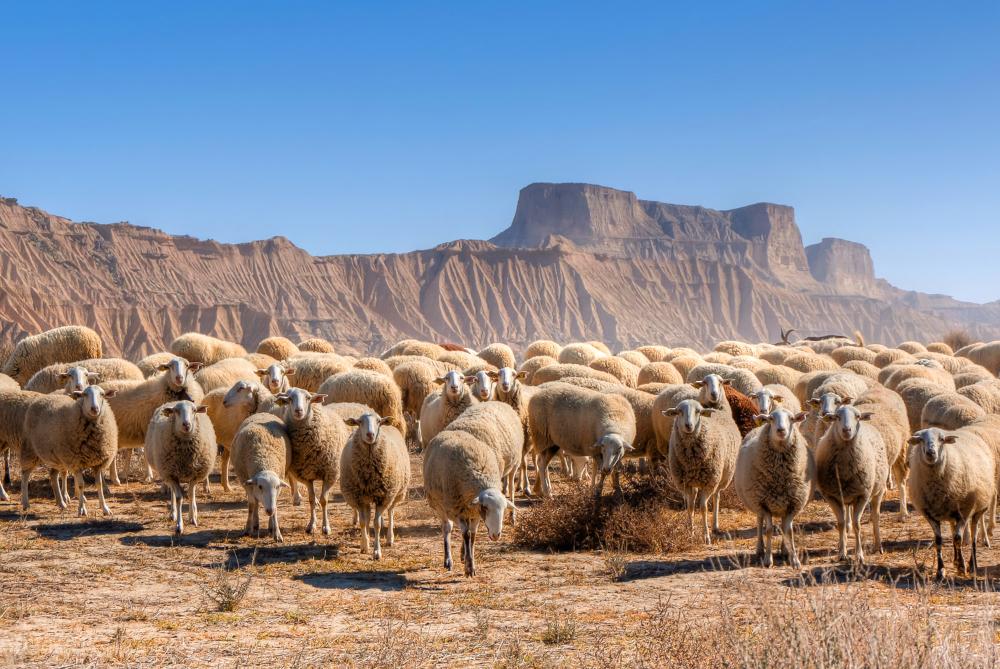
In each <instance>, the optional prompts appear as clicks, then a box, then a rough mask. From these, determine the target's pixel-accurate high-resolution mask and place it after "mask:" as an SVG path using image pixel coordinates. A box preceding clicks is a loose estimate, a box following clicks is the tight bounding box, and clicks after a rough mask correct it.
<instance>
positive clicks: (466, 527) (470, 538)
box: [458, 519, 476, 577]
mask: <svg viewBox="0 0 1000 669" xmlns="http://www.w3.org/2000/svg"><path fill="white" fill-rule="evenodd" d="M458 523H459V526H460V527H461V528H462V546H463V547H464V548H465V575H466V576H469V577H472V576H475V575H476V556H475V539H474V537H475V534H474V530H473V528H472V527H471V526H470V523H469V521H467V520H464V519H463V520H460V521H458Z"/></svg>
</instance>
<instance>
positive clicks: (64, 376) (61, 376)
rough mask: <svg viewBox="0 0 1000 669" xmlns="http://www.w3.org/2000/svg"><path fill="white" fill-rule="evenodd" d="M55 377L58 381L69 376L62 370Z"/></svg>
mask: <svg viewBox="0 0 1000 669" xmlns="http://www.w3.org/2000/svg"><path fill="white" fill-rule="evenodd" d="M56 378H57V379H59V380H60V381H65V380H66V379H68V378H69V374H67V373H66V372H63V373H62V374H60V375H59V376H57V377H56Z"/></svg>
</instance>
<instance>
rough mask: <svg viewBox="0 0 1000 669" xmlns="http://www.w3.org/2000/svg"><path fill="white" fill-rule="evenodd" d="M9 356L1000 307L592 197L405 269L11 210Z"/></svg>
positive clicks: (636, 339)
mask: <svg viewBox="0 0 1000 669" xmlns="http://www.w3.org/2000/svg"><path fill="white" fill-rule="evenodd" d="M0 277H2V290H0V318H2V319H3V323H2V329H0V338H4V339H13V338H16V337H18V336H20V335H21V334H23V333H25V332H29V333H31V332H37V331H40V330H43V329H46V328H50V327H54V326H58V325H64V324H68V323H83V324H87V325H90V326H91V327H94V328H95V329H96V330H97V331H98V332H100V333H101V334H102V336H103V337H104V339H105V341H106V343H107V349H108V352H109V353H124V354H126V355H130V356H137V355H141V354H145V353H149V352H152V351H156V350H162V349H164V348H166V346H167V345H168V344H169V342H170V340H171V339H173V338H174V337H176V336H177V335H178V334H181V333H182V332H185V331H188V330H198V331H202V332H206V333H210V334H214V335H217V336H220V337H225V338H228V339H232V340H234V341H239V342H242V343H243V344H244V345H246V346H248V347H250V348H252V347H254V346H255V345H256V343H257V342H258V341H259V340H260V339H263V338H264V337H267V336H269V335H272V334H284V335H287V336H289V337H291V338H293V339H295V338H296V337H302V338H305V337H308V336H320V337H324V338H327V339H329V340H331V341H332V342H334V343H335V344H338V345H340V346H341V347H343V348H349V349H354V350H357V351H369V350H371V351H378V350H380V349H381V348H383V347H384V346H386V345H387V344H388V343H391V342H393V341H396V340H398V339H402V338H404V337H419V338H426V339H432V340H449V341H458V342H462V343H464V344H466V345H468V346H473V347H476V346H480V345H483V344H485V343H488V342H491V341H506V342H509V343H512V344H524V343H527V342H528V341H531V340H532V339H536V338H539V337H550V338H553V339H557V340H572V339H601V340H604V341H608V342H613V343H617V344H618V345H620V346H622V347H626V346H631V345H634V344H637V343H643V342H666V343H681V342H685V343H691V342H697V343H701V344H705V345H708V344H711V343H713V342H714V341H716V340H719V339H725V338H733V337H738V338H742V339H747V340H752V341H757V340H775V339H776V338H777V333H778V330H779V328H780V327H788V326H794V327H796V328H797V329H798V330H799V332H803V333H808V332H820V333H827V332H848V333H849V332H851V331H853V330H855V329H858V330H860V331H861V332H862V333H863V334H864V335H865V336H866V337H868V338H870V339H872V340H884V341H890V342H896V341H901V340H903V339H910V338H919V339H933V338H935V337H937V336H939V335H940V334H942V333H943V332H945V331H946V330H948V329H950V328H952V327H954V326H961V327H965V328H968V329H969V330H970V332H972V333H973V334H974V335H976V336H978V337H983V338H997V337H1000V304H998V303H991V304H989V305H975V304H970V303H963V302H959V301H956V300H953V299H951V298H948V297H945V296H934V295H924V294H920V293H912V292H905V291H902V290H899V289H897V288H894V287H892V286H890V285H889V284H888V283H886V282H885V281H882V280H879V279H876V278H875V274H874V269H873V263H872V260H871V257H870V255H869V254H868V250H867V249H866V248H865V247H864V246H862V245H860V244H855V243H853V242H846V241H843V240H837V239H824V240H823V241H822V242H820V243H819V244H815V245H812V246H810V247H808V248H806V247H803V244H802V238H801V234H800V232H799V229H798V226H797V225H796V223H795V213H794V210H793V209H792V208H791V207H787V206H783V205H777V204H767V203H760V204H753V205H749V206H746V207H741V208H739V209H731V210H728V211H716V210H713V209H707V208H703V207H692V206H681V205H671V204H664V203H660V202H652V201H647V200H640V199H638V198H637V197H636V196H635V194H633V193H629V192H626V191H620V190H615V189H611V188H604V187H601V186H593V185H588V184H532V185H530V186H528V187H526V188H524V189H523V190H522V191H521V195H520V199H519V201H518V205H517V210H516V212H515V215H514V220H513V222H512V223H511V226H510V227H509V228H508V229H507V230H505V231H503V232H501V233H500V234H498V235H497V236H496V237H494V238H493V239H492V240H490V241H478V240H458V241H453V242H448V243H443V244H441V245H439V246H437V247H435V248H433V249H428V250H422V251H413V252H410V253H400V254H373V255H336V256H323V257H314V256H312V255H310V254H309V253H307V252H306V251H304V250H302V249H300V248H298V247H297V246H295V245H294V244H293V243H292V242H290V241H289V240H287V239H285V238H283V237H274V238H271V239H268V240H263V241H256V242H249V243H245V244H222V243H219V242H215V241H212V240H200V239H194V238H192V237H185V236H173V235H169V234H167V233H165V232H162V231H160V230H154V229H151V228H144V227H138V226H134V225H130V224H128V223H113V224H98V223H74V222H72V221H69V220H67V219H65V218H61V217H58V216H53V215H51V214H48V213H46V212H44V211H42V210H40V209H36V208H33V207H24V206H21V205H20V204H18V203H17V201H16V200H14V199H11V198H7V199H0Z"/></svg>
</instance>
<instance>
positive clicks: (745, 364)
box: [729, 355, 771, 376]
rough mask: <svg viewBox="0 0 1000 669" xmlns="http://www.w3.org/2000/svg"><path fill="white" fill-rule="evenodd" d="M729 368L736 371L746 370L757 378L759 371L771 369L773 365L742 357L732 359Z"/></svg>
mask: <svg viewBox="0 0 1000 669" xmlns="http://www.w3.org/2000/svg"><path fill="white" fill-rule="evenodd" d="M729 366H730V367H735V368H736V369H745V370H747V371H750V372H752V373H753V374H754V375H755V376H756V374H757V370H759V369H764V368H765V367H770V366H771V365H770V363H767V362H764V361H763V360H761V359H760V358H751V357H749V356H745V355H740V356H736V357H734V358H730V359H729Z"/></svg>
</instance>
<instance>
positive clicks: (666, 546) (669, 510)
mask: <svg viewBox="0 0 1000 669" xmlns="http://www.w3.org/2000/svg"><path fill="white" fill-rule="evenodd" d="M622 488H623V491H622V493H621V494H605V495H604V497H603V498H602V499H601V501H600V503H598V502H597V501H596V500H595V498H594V492H593V488H591V487H590V486H583V485H580V486H575V487H573V488H571V489H570V490H569V491H567V492H565V493H563V494H560V495H557V496H555V497H553V498H552V499H548V500H544V501H543V502H541V503H540V504H538V505H536V506H534V507H532V508H530V509H527V510H525V511H524V512H523V514H521V515H520V516H519V518H518V524H517V525H516V526H515V529H514V543H515V544H517V545H519V546H522V547H525V548H532V549H536V550H553V551H573V550H578V549H602V548H603V549H612V550H615V551H619V552H629V551H630V552H640V553H670V552H675V551H679V550H684V549H686V548H690V547H691V546H692V545H693V544H694V537H693V535H692V533H691V530H690V528H689V527H688V521H687V514H686V513H684V512H682V511H678V508H679V499H678V497H677V494H676V492H674V490H673V489H672V488H671V487H670V486H669V484H668V483H667V482H666V479H665V478H663V477H657V478H651V477H649V476H645V475H639V474H631V473H627V472H626V473H624V474H623V476H622Z"/></svg>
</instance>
